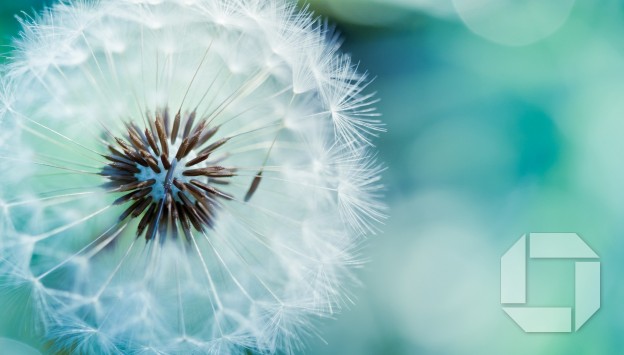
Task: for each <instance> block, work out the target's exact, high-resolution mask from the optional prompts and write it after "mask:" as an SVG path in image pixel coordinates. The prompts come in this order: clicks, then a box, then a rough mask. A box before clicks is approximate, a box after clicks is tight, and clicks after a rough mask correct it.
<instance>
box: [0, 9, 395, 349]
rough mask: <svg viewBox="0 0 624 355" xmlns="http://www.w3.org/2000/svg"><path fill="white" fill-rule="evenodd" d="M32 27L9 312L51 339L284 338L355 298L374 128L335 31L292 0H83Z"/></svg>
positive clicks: (194, 345) (2, 219)
mask: <svg viewBox="0 0 624 355" xmlns="http://www.w3.org/2000/svg"><path fill="white" fill-rule="evenodd" d="M22 26H23V30H22V32H21V36H20V38H19V39H17V40H16V42H15V49H14V50H13V52H12V53H11V55H10V58H9V59H8V61H7V64H6V65H4V66H3V67H1V68H0V73H1V75H2V76H1V80H0V139H1V141H0V164H1V166H0V179H1V181H2V186H1V187H0V302H2V303H3V308H4V309H6V310H7V311H6V312H5V314H3V316H4V322H9V323H10V324H11V325H12V326H14V327H15V328H16V329H18V330H26V331H27V332H30V333H31V335H30V336H31V337H33V336H34V337H38V338H39V339H40V340H41V341H40V344H39V346H40V347H41V348H44V349H46V350H47V351H51V352H54V353H56V352H60V353H65V352H72V353H85V354H86V353H158V354H160V353H180V354H188V353H214V354H223V353H241V352H245V351H251V352H258V353H275V352H284V353H291V352H293V351H296V350H297V349H300V347H301V346H302V342H303V341H304V340H305V338H306V336H307V335H309V334H314V333H315V330H314V324H315V322H316V320H318V319H321V318H324V317H330V316H332V315H333V314H335V313H336V312H337V311H338V310H339V309H340V307H341V306H343V305H344V304H345V302H351V301H352V300H351V297H350V295H349V292H348V289H349V286H350V285H351V284H353V283H354V282H356V280H355V278H354V276H353V268H354V267H357V266H359V265H360V259H359V255H358V251H359V248H360V245H361V241H362V239H363V236H364V235H366V234H369V233H375V231H376V230H377V229H376V226H377V225H378V222H380V221H381V220H382V219H383V218H384V216H383V212H382V210H383V208H382V206H381V205H380V203H379V193H380V189H381V186H380V182H379V175H380V173H381V170H380V168H378V165H377V164H376V163H375V159H374V154H373V153H371V150H372V149H373V147H372V145H371V144H370V142H371V140H372V139H373V138H374V136H375V135H376V134H377V133H378V132H379V131H381V130H382V127H381V125H380V122H379V121H378V118H377V113H376V112H375V110H374V106H373V104H374V99H373V97H372V95H371V94H368V93H366V92H365V91H366V85H367V83H368V79H367V77H366V75H362V74H359V73H357V71H356V66H355V65H354V64H353V63H352V62H351V60H350V59H349V57H348V56H345V55H341V54H339V52H338V47H339V44H338V40H337V37H336V36H335V34H334V33H333V32H332V30H331V29H330V28H329V27H328V26H326V25H323V24H322V23H320V22H319V21H318V20H315V19H314V18H313V16H312V15H311V14H310V13H308V12H307V11H305V10H303V11H299V10H298V9H296V8H295V6H294V5H293V4H291V3H289V2H286V1H284V0H271V1H267V0H234V1H232V0H108V1H86V0H85V1H79V0H74V1H65V2H61V3H59V4H57V5H55V6H53V7H52V8H51V9H49V10H47V11H45V12H44V13H43V14H42V15H41V16H40V17H35V18H26V19H23V20H22ZM33 334H34V335H33Z"/></svg>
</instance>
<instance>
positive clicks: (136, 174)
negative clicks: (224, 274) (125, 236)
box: [100, 109, 235, 242]
mask: <svg viewBox="0 0 624 355" xmlns="http://www.w3.org/2000/svg"><path fill="white" fill-rule="evenodd" d="M146 116H147V119H146V123H145V125H146V127H145V129H144V130H140V129H139V128H138V127H137V126H136V125H135V124H134V123H127V124H126V132H125V134H124V135H123V136H122V137H115V138H114V139H113V141H114V142H113V143H112V144H110V145H109V147H108V149H109V153H108V154H106V155H105V156H104V157H105V158H106V159H107V160H109V161H110V163H109V164H108V165H106V166H105V167H104V168H103V169H102V172H101V173H100V174H101V175H102V176H104V177H105V178H106V179H108V180H109V181H108V182H107V183H106V184H105V186H106V188H107V189H109V191H111V192H112V193H117V194H119V193H122V196H121V197H119V198H118V199H117V200H115V202H114V204H115V205H125V204H129V206H128V207H127V208H126V209H125V210H124V211H123V213H121V215H120V216H119V219H118V223H119V224H122V223H124V221H126V220H127V219H138V218H140V219H139V222H138V225H137V230H136V235H137V237H141V236H143V235H144V236H145V239H146V240H147V241H150V240H155V239H157V238H159V240H160V241H161V242H162V241H164V240H166V239H167V237H169V236H171V237H172V238H177V237H178V236H179V235H180V230H181V231H182V233H183V235H184V237H185V238H186V240H187V241H190V240H191V238H192V229H195V230H196V231H198V232H205V230H206V228H211V227H213V225H214V222H215V213H216V211H217V209H218V207H219V206H220V204H221V203H222V201H223V200H231V199H232V196H231V195H229V194H227V193H226V192H224V191H221V190H220V189H217V188H216V187H215V186H214V185H227V184H228V183H229V179H228V178H230V177H232V176H234V175H235V171H234V169H232V168H226V167H223V166H220V165H216V161H219V160H220V159H212V162H211V158H212V157H213V156H214V155H215V153H216V152H217V151H218V150H219V148H221V147H222V146H223V145H225V144H226V143H227V142H228V141H229V140H230V137H226V138H222V139H219V140H216V141H214V142H212V139H213V138H214V136H215V135H216V133H217V132H218V130H219V127H218V126H215V127H208V122H207V121H206V120H205V119H200V120H198V122H197V123H196V122H195V121H196V113H195V112H191V113H189V114H186V115H184V118H182V117H181V113H180V111H178V113H177V114H176V115H175V118H174V120H173V122H170V116H169V110H168V109H164V110H158V111H157V113H156V118H155V119H151V118H150V116H151V115H150V114H147V115H146ZM182 127H183V128H182ZM181 128H182V129H181ZM178 140H179V141H180V142H179V144H177V142H178Z"/></svg>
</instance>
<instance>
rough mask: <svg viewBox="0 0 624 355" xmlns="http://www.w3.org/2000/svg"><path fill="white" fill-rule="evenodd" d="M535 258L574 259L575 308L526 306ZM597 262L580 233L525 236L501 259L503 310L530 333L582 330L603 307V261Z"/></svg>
mask: <svg viewBox="0 0 624 355" xmlns="http://www.w3.org/2000/svg"><path fill="white" fill-rule="evenodd" d="M527 251H528V253H527ZM531 259H574V261H573V262H574V308H572V307H531V306H528V305H527V304H526V303H527V300H526V298H527V297H526V295H527V292H526V285H527V272H526V270H527V262H529V261H530V260H531ZM597 260H598V255H597V254H596V253H595V252H594V251H593V250H592V249H591V248H590V247H589V246H588V245H587V244H586V243H585V242H584V241H583V240H582V239H581V237H579V236H578V234H576V233H530V234H529V235H528V237H527V235H526V234H525V235H523V236H522V237H520V240H518V241H517V242H516V243H515V244H514V245H513V246H512V247H511V248H510V249H509V250H508V251H507V252H506V253H505V255H503V256H502V257H501V295H500V296H501V304H502V305H503V310H504V311H505V313H507V315H509V317H511V319H513V321H514V322H516V323H517V324H518V325H519V326H520V328H522V329H523V330H524V331H525V332H527V333H570V332H572V329H574V331H577V330H579V329H580V328H581V327H582V326H583V324H585V323H586V322H587V321H588V320H589V319H590V318H591V317H592V316H593V315H594V313H596V311H598V309H599V308H600V262H599V261H597ZM573 319H574V327H572V323H573V321H572V320H573Z"/></svg>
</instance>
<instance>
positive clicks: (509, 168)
mask: <svg viewBox="0 0 624 355" xmlns="http://www.w3.org/2000/svg"><path fill="white" fill-rule="evenodd" d="M470 2H472V3H478V1H476V0H455V1H454V3H455V5H457V4H467V3H470ZM309 3H310V6H311V7H312V8H313V9H314V10H315V11H316V12H317V13H319V14H321V15H323V16H326V17H329V18H330V19H331V21H332V22H334V23H337V25H338V29H339V30H340V32H341V33H342V34H343V38H344V39H345V45H344V49H345V50H346V51H347V52H350V53H352V54H353V57H354V58H355V59H357V60H359V61H360V62H361V66H360V67H361V68H365V69H366V70H368V71H369V72H370V73H371V75H372V76H374V77H376V79H375V81H374V83H373V85H372V88H373V90H375V91H378V97H380V98H381V99H382V101H381V102H380V104H379V105H378V106H379V109H380V111H381V112H382V113H383V117H384V121H385V123H386V124H387V129H388V133H386V134H384V135H382V136H381V137H380V139H379V140H378V141H377V144H378V148H379V151H380V158H381V160H383V161H384V162H385V163H386V164H387V166H388V170H387V171H386V173H385V184H386V185H387V196H386V200H387V203H388V205H389V206H390V212H389V214H390V218H389V219H388V221H387V223H386V226H385V227H384V228H383V229H384V233H383V234H381V235H378V236H374V237H371V238H370V239H369V245H368V247H367V250H366V253H367V255H368V256H369V257H370V259H371V262H370V263H368V264H367V266H366V268H365V269H363V270H362V271H361V272H359V273H360V277H361V279H362V280H363V284H364V286H363V287H361V288H359V289H357V290H356V291H355V293H356V295H357V303H356V304H355V305H353V306H350V307H349V308H348V309H346V310H344V311H343V312H342V314H340V315H339V316H337V320H335V321H334V320H332V321H328V322H324V323H322V324H320V327H319V329H320V336H321V337H322V339H316V338H313V339H312V340H310V341H309V342H308V345H309V346H308V347H307V350H306V353H309V354H486V355H487V354H621V353H624V341H623V340H622V338H623V337H622V335H623V334H624V329H623V328H624V307H623V305H622V304H623V303H624V287H623V285H624V283H623V282H622V281H624V230H623V227H624V223H623V219H622V216H624V188H623V184H624V161H623V160H624V143H622V142H623V139H622V137H624V39H623V37H624V36H623V35H624V3H622V2H621V1H617V0H577V1H576V2H574V5H573V7H572V9H571V12H570V13H569V15H568V14H563V15H562V14H560V13H558V12H557V9H556V6H554V7H553V8H552V9H551V8H549V7H548V6H542V7H540V6H537V7H536V6H535V4H536V3H539V1H538V2H536V1H535V0H533V1H522V2H517V3H518V4H520V5H518V6H520V10H522V11H518V9H515V10H514V11H511V10H509V11H506V10H505V9H504V6H502V9H501V8H499V9H498V11H499V12H498V13H495V14H494V15H489V16H486V17H484V18H481V19H479V18H477V24H479V22H478V21H481V22H483V23H485V22H487V21H490V22H492V21H493V22H492V23H489V22H488V23H487V26H486V27H487V29H488V31H489V32H487V33H486V34H485V35H484V34H483V33H480V34H478V33H475V32H473V31H472V30H471V29H470V28H469V27H468V26H467V25H466V23H465V22H464V21H462V18H461V16H458V12H457V6H455V7H454V6H453V1H451V0H438V1H431V0H413V1H401V0H392V1H391V0H388V1H381V0H344V1H342V0H340V1H338V0H336V1H333V2H332V0H311V1H309ZM481 3H488V1H481ZM490 3H491V2H490ZM500 3H502V4H505V3H509V1H508V0H500V2H499V4H500ZM543 3H551V2H548V1H546V2H543ZM552 3H556V2H552ZM42 4H43V2H41V1H37V0H29V1H20V2H17V1H4V2H2V3H0V44H2V45H7V44H9V43H10V38H11V37H13V36H15V35H16V34H17V33H18V26H17V22H16V20H15V19H14V18H13V15H14V14H16V13H18V12H20V11H27V12H29V13H31V12H32V10H33V9H36V10H39V9H41V8H42V6H43V5H42ZM531 4H533V5H531ZM522 6H525V7H526V8H525V9H522ZM477 9H478V8H477ZM536 9H537V10H536ZM464 15H466V14H464ZM499 15H500V16H499ZM503 15H504V16H503ZM505 16H507V17H505ZM497 19H502V20H500V21H496V20H497ZM538 20H539V21H538ZM559 22H561V26H559V25H558V23H559ZM518 23H519V24H520V25H519V27H518V26H516V27H514V25H515V24H518ZM472 25H474V23H472ZM549 25H552V26H551V27H553V28H554V29H553V31H550V32H552V33H549V34H548V35H547V36H545V38H543V39H541V40H539V41H536V42H533V43H529V44H525V45H522V46H517V45H516V46H510V45H508V43H507V44H505V43H497V42H493V41H492V40H491V39H492V38H491V37H496V38H507V39H509V40H510V41H513V40H516V39H518V38H520V37H522V36H523V35H524V34H526V33H525V32H527V31H528V32H531V31H532V29H535V28H549ZM540 26H542V27H540ZM523 31H524V32H523ZM477 32H478V31H477ZM499 42H500V41H499ZM516 44H517V43H516ZM7 50H8V47H2V49H1V50H0V51H2V52H3V53H7ZM528 232H576V233H579V234H580V235H581V236H582V237H583V238H584V240H585V241H586V242H587V243H588V244H589V245H590V246H591V247H592V248H593V249H594V250H595V251H596V252H597V254H598V255H600V257H601V263H602V308H601V309H600V310H599V311H598V313H597V314H595V315H594V317H593V318H592V319H590V320H589V321H588V322H587V323H586V324H585V325H584V326H583V327H582V328H581V329H580V330H579V331H578V332H576V333H572V334H525V333H523V332H522V331H521V330H520V328H519V327H518V326H516V325H515V324H514V323H513V322H512V321H511V319H509V318H508V317H507V316H506V315H505V314H504V313H503V311H502V310H501V307H500V303H499V287H500V281H499V278H500V271H499V267H500V265H499V263H500V257H501V256H502V255H503V253H504V252H505V251H506V250H507V249H508V248H509V247H511V245H512V244H513V243H514V242H515V241H516V240H517V239H518V238H519V237H520V236H521V235H522V234H524V233H528ZM528 270H529V271H528V272H529V285H528V290H529V291H528V294H529V303H530V304H531V305H536V306H537V305H543V306H571V305H572V304H573V301H574V297H573V295H572V293H573V289H574V285H573V272H574V271H573V263H572V261H556V262H551V261H548V262H543V261H542V262H539V263H535V264H531V265H529V269H528Z"/></svg>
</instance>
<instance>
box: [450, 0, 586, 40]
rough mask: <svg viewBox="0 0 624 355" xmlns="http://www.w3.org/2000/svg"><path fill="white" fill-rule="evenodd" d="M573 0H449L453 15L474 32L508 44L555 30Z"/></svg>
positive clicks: (563, 20) (541, 35)
mask: <svg viewBox="0 0 624 355" xmlns="http://www.w3.org/2000/svg"><path fill="white" fill-rule="evenodd" d="M574 2H575V0H558V1H544V0H453V5H454V6H455V10H456V11H457V14H458V15H459V17H460V18H461V20H462V21H463V22H464V24H465V25H466V26H467V27H468V28H469V29H470V30H471V31H472V32H474V33H475V34H477V35H479V36H481V37H483V38H486V39H488V40H490V41H492V42H496V43H499V44H503V45H508V46H525V45H529V44H532V43H535V42H537V41H539V40H541V39H544V38H546V37H548V36H550V35H552V34H553V33H555V32H556V31H557V30H558V29H559V28H560V27H561V26H562V25H563V24H564V23H565V22H566V20H567V18H568V16H569V15H570V12H571V10H572V7H573V6H574Z"/></svg>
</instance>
